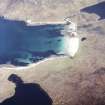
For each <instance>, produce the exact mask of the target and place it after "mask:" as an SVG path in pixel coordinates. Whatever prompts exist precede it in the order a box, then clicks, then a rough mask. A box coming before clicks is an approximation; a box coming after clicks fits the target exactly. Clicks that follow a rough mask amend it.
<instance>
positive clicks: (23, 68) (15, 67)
mask: <svg viewBox="0 0 105 105" xmlns="http://www.w3.org/2000/svg"><path fill="white" fill-rule="evenodd" d="M65 58H68V56H66V55H63V56H53V55H52V56H50V57H48V58H45V59H43V60H40V61H38V62H35V63H32V64H28V65H27V66H18V67H17V66H14V65H10V66H12V67H9V65H8V64H7V66H8V67H6V66H5V65H6V64H5V65H3V66H2V65H1V67H0V69H7V70H14V69H15V70H26V69H30V68H32V67H36V66H38V65H41V64H42V63H45V62H49V61H52V60H56V59H65Z"/></svg>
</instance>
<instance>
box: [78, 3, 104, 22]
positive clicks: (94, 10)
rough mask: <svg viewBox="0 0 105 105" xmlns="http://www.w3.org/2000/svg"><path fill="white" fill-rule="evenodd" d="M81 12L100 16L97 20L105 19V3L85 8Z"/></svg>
mask: <svg viewBox="0 0 105 105" xmlns="http://www.w3.org/2000/svg"><path fill="white" fill-rule="evenodd" d="M80 11H81V12H87V13H95V14H97V15H98V16H100V18H99V20H101V19H105V2H101V3H98V4H95V5H92V6H88V7H85V8H83V9H81V10H80Z"/></svg>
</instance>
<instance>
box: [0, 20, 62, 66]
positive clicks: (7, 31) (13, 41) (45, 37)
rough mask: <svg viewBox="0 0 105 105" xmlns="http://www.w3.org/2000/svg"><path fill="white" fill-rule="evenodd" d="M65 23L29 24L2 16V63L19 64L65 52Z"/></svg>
mask: <svg viewBox="0 0 105 105" xmlns="http://www.w3.org/2000/svg"><path fill="white" fill-rule="evenodd" d="M62 29H63V25H61V24H54V25H53V24H47V25H39V26H27V25H26V23H25V22H23V21H13V20H6V19H4V18H0V64H6V63H11V64H13V65H17V66H25V65H27V64H30V63H33V62H37V61H39V60H42V59H44V58H46V57H49V56H51V55H60V54H64V36H63V35H61V30H62Z"/></svg>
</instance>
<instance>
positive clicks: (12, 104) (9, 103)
mask: <svg viewBox="0 0 105 105" xmlns="http://www.w3.org/2000/svg"><path fill="white" fill-rule="evenodd" d="M8 80H9V81H11V82H13V83H15V85H16V88H15V94H14V96H12V97H11V98H9V99H7V100H5V101H4V102H2V103H1V104H0V105H52V99H51V98H50V97H49V95H48V94H47V93H46V92H45V91H44V90H43V89H42V88H41V87H40V86H39V85H38V84H34V83H24V82H23V81H22V80H21V78H20V77H19V76H17V75H15V74H12V75H10V77H9V78H8Z"/></svg>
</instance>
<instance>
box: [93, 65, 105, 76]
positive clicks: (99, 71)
mask: <svg viewBox="0 0 105 105" xmlns="http://www.w3.org/2000/svg"><path fill="white" fill-rule="evenodd" d="M93 74H99V75H104V74H105V67H101V68H100V69H98V70H96V71H95V72H94V73H93Z"/></svg>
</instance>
